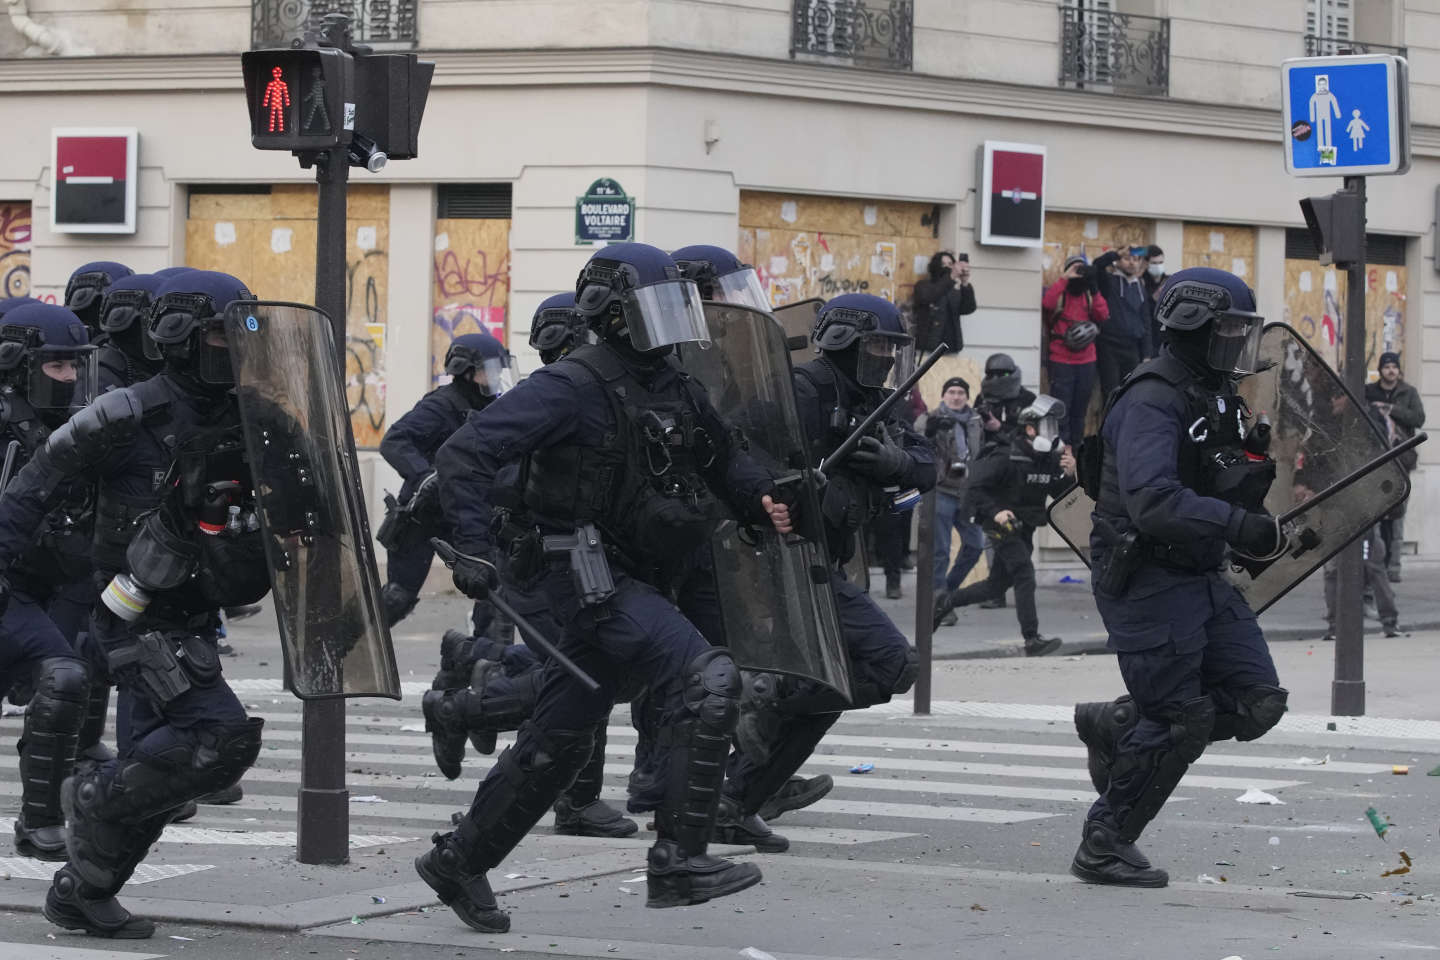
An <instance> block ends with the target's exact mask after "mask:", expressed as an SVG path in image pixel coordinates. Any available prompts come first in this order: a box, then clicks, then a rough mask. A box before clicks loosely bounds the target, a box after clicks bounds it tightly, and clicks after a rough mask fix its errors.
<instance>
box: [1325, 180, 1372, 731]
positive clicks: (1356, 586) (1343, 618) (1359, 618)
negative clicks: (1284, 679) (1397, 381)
mask: <svg viewBox="0 0 1440 960" xmlns="http://www.w3.org/2000/svg"><path fill="white" fill-rule="evenodd" d="M1345 192H1346V193H1351V194H1354V195H1355V196H1357V197H1359V199H1360V230H1361V236H1360V256H1359V258H1357V259H1354V260H1351V261H1349V263H1348V264H1347V267H1346V284H1347V286H1346V290H1345V327H1344V330H1345V365H1344V367H1343V368H1342V369H1341V375H1342V376H1343V377H1344V379H1345V385H1346V386H1347V387H1349V388H1350V392H1351V393H1352V394H1354V395H1355V396H1356V397H1358V398H1361V402H1362V403H1363V402H1364V399H1363V398H1364V396H1365V373H1366V371H1365V339H1366V338H1365V237H1364V229H1365V227H1364V224H1365V178H1364V177H1346V178H1345ZM1360 413H1361V414H1362V415H1363V413H1364V411H1360ZM1368 540H1369V536H1368V535H1365V536H1361V537H1360V538H1359V539H1358V540H1356V541H1355V542H1354V543H1352V544H1350V546H1348V547H1346V548H1345V549H1344V550H1343V551H1342V552H1341V553H1340V559H1339V566H1338V569H1337V571H1336V572H1337V577H1336V591H1335V680H1334V682H1333V683H1332V684H1331V686H1330V712H1331V713H1332V714H1334V715H1335V716H1337V717H1358V716H1363V715H1364V713H1365V601H1364V594H1365V561H1364V553H1363V551H1364V549H1365V543H1366V542H1367V541H1368Z"/></svg>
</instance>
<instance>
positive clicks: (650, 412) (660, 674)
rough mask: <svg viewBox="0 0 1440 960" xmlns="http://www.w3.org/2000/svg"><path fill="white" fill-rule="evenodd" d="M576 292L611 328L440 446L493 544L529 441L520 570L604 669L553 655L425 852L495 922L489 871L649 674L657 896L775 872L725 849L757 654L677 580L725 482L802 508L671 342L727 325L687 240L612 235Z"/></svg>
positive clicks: (458, 514)
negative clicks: (663, 751)
mask: <svg viewBox="0 0 1440 960" xmlns="http://www.w3.org/2000/svg"><path fill="white" fill-rule="evenodd" d="M576 304H577V308H578V309H579V311H580V312H581V314H582V315H584V316H585V317H586V318H587V320H588V321H589V323H590V325H591V328H592V329H593V330H594V331H595V332H596V334H597V335H598V337H599V338H600V342H599V343H597V344H593V345H587V346H582V347H578V348H576V349H575V350H573V351H571V353H570V354H569V355H568V356H566V357H565V358H563V359H561V360H559V361H557V362H555V363H552V364H550V365H549V366H547V367H544V368H542V369H540V370H537V371H536V372H535V373H533V374H531V375H530V376H529V378H527V379H526V380H525V381H524V382H523V383H522V384H520V385H519V386H517V387H516V388H515V389H514V390H512V391H510V392H509V393H507V394H506V395H504V396H502V397H500V398H499V399H498V400H496V401H495V403H493V404H491V405H490V406H489V407H488V408H486V409H485V410H484V411H482V412H481V413H479V414H477V415H476V416H474V417H471V418H470V419H469V420H468V421H467V422H466V424H465V426H463V427H462V428H461V429H460V430H459V431H458V432H457V433H456V434H455V436H454V437H452V438H451V439H450V440H449V441H448V442H446V444H445V445H444V446H443V447H442V448H441V450H440V453H439V454H438V456H437V458H436V465H437V468H438V469H439V471H440V476H441V478H442V480H443V483H442V485H441V496H442V498H443V499H444V502H445V508H446V515H447V517H448V518H449V519H450V520H451V522H452V524H453V525H454V530H455V539H456V545H457V546H458V547H459V548H460V549H462V550H464V551H465V552H466V553H468V554H471V555H475V556H480V557H484V556H488V555H489V554H490V551H491V549H492V546H491V521H492V506H493V505H494V503H495V502H496V496H497V494H498V493H500V491H498V490H497V489H496V473H497V472H498V470H499V468H500V466H501V465H502V464H503V463H504V462H505V461H506V460H510V459H516V458H518V459H520V461H521V467H520V470H519V473H518V477H517V487H518V489H517V490H516V491H515V494H514V495H513V496H512V497H511V498H510V501H509V502H512V503H515V504H516V509H515V510H514V511H512V512H511V515H510V517H509V521H508V523H509V524H510V526H511V530H509V531H508V532H507V531H503V530H502V533H501V535H502V537H503V538H504V539H505V540H507V541H508V543H506V544H502V546H503V548H504V551H503V556H504V557H505V558H506V560H505V563H506V565H507V566H508V569H509V576H511V577H513V578H514V579H515V580H516V581H517V582H520V583H522V584H523V585H525V587H526V588H527V589H535V590H539V591H541V592H542V593H543V594H544V595H545V596H546V597H547V598H548V599H549V600H550V605H551V609H552V611H553V612H554V615H555V616H556V618H557V620H558V621H559V622H560V623H561V625H562V627H563V631H564V632H563V636H562V639H561V649H562V650H563V651H564V652H565V653H566V654H567V655H568V656H570V657H571V658H572V659H573V660H574V661H575V663H576V664H578V665H579V666H580V667H581V668H582V669H583V670H585V671H586V672H587V673H588V674H589V675H590V676H591V677H593V678H594V679H595V681H596V683H597V684H598V689H596V690H593V691H592V690H590V689H589V688H588V686H587V685H585V684H584V683H582V682H581V681H580V680H579V679H577V678H576V677H574V676H572V675H571V674H570V673H569V672H567V671H566V670H565V669H563V668H562V667H561V666H560V665H559V664H558V663H557V662H554V661H551V662H550V663H547V664H546V667H545V674H544V680H543V682H542V686H541V690H540V695H539V701H538V703H537V705H536V708H535V713H534V716H533V718H532V719H531V720H530V721H529V722H527V723H526V724H525V725H524V726H523V727H522V728H521V730H520V734H519V737H518V738H517V740H516V743H515V745H514V746H513V747H510V748H509V749H507V750H505V752H504V753H502V754H501V755H500V757H499V759H498V760H497V761H496V763H495V765H494V767H492V768H491V770H490V772H489V775H488V776H487V777H486V778H485V780H484V781H483V782H482V783H481V784H480V788H479V790H477V791H476V794H475V800H474V803H473V804H472V805H471V808H470V810H469V812H468V813H467V814H466V815H465V816H464V817H463V818H461V820H460V822H459V823H458V825H457V828H456V830H455V831H454V832H452V833H446V834H443V835H437V837H436V841H435V848H434V849H433V850H431V851H430V852H429V853H427V854H425V855H424V856H422V857H420V858H419V859H418V860H417V861H416V869H417V871H418V872H419V873H420V876H421V877H422V878H423V879H424V880H425V882H426V883H428V884H429V885H430V886H431V887H432V888H434V889H435V891H436V892H437V893H438V894H439V895H440V899H441V900H442V901H443V902H445V903H447V904H449V905H450V906H451V908H452V909H453V910H455V912H456V913H457V914H458V915H459V916H460V918H461V919H462V920H463V921H464V922H465V923H467V924H468V925H470V926H471V927H474V928H475V929H477V930H481V931H485V932H501V931H504V930H508V929H509V917H508V916H507V915H506V914H504V913H502V912H501V911H500V910H499V909H498V907H497V906H496V903H495V899H494V895H493V893H492V892H491V890H490V887H489V884H488V883H487V882H486V879H485V872H486V871H488V870H490V869H491V868H493V867H495V866H496V865H498V864H499V863H500V862H501V860H503V859H504V858H505V856H507V855H508V854H509V852H510V851H511V850H512V849H513V848H514V846H515V844H517V843H518V842H519V841H520V839H521V838H522V837H523V836H524V835H525V833H526V832H527V831H528V830H529V829H530V828H531V827H532V826H533V825H534V824H535V822H536V821H537V820H538V819H539V818H540V816H541V815H542V814H543V813H544V812H545V811H546V810H547V809H548V808H549V807H550V805H551V804H552V803H553V802H554V800H555V798H556V797H557V796H558V795H559V793H560V791H561V790H563V789H564V788H565V787H566V786H567V785H568V784H569V783H570V782H571V781H572V780H573V779H574V778H575V775H576V773H577V772H578V771H579V770H580V768H581V767H582V766H584V764H585V762H586V760H587V759H589V758H590V756H591V754H592V748H593V743H594V730H595V727H596V725H597V724H599V723H601V722H602V721H603V720H604V719H605V718H606V717H607V716H608V715H609V712H610V710H611V708H612V706H613V704H614V703H615V702H616V700H617V699H618V698H620V697H622V696H625V695H627V694H629V693H631V690H630V689H627V688H633V687H635V686H638V685H645V686H648V688H649V691H650V694H651V697H652V700H653V702H655V703H656V704H657V710H658V711H659V712H660V714H661V722H660V724H659V727H658V729H660V730H662V731H663V736H664V738H665V745H666V746H668V747H669V755H670V757H671V760H672V763H671V769H670V772H669V774H668V776H667V777H666V782H667V783H668V784H669V785H670V790H669V792H668V795H667V797H666V800H665V802H664V804H663V806H662V807H661V809H660V810H659V811H658V812H657V815H656V818H655V826H656V831H657V834H658V839H657V841H656V843H655V845H654V846H653V847H651V849H650V853H649V857H648V870H647V881H648V889H649V899H648V904H649V905H650V906H652V907H673V906H684V905H687V904H695V903H703V902H705V901H706V900H712V899H715V898H717V897H722V896H726V895H729V894H732V893H735V892H737V891H740V890H743V889H746V888H747V887H750V886H753V885H754V884H756V883H758V882H759V881H760V870H759V868H757V867H756V866H755V865H753V864H748V863H747V864H738V863H731V862H729V861H726V860H721V859H718V858H716V857H713V856H711V855H709V854H708V853H707V846H708V843H709V840H710V831H711V827H712V824H713V822H714V817H715V806H716V803H717V801H718V798H719V788H720V780H721V778H722V776H723V764H724V760H725V755H726V753H727V752H728V749H729V737H730V732H731V730H732V729H733V726H734V723H735V714H736V702H737V699H738V696H739V685H740V676H739V671H738V670H737V669H736V668H735V664H734V662H733V661H732V660H731V659H730V656H729V655H728V654H727V653H726V652H725V651H724V650H723V649H720V648H717V647H712V646H711V645H710V644H709V643H707V642H706V641H705V638H704V637H703V636H701V634H700V632H699V631H698V630H697V629H696V628H695V627H694V626H693V625H692V624H691V623H690V622H689V621H688V620H686V618H685V617H684V616H683V615H681V613H680V612H679V611H678V610H677V609H676V608H675V606H674V605H673V604H672V603H671V602H670V601H669V600H668V599H667V597H666V596H665V593H664V591H665V590H667V589H668V588H669V587H670V586H671V585H672V582H673V581H674V579H675V578H676V577H677V576H683V574H684V570H683V565H684V563H685V561H686V560H687V558H690V557H692V556H693V555H694V554H695V553H696V551H697V549H698V548H699V547H700V546H701V545H702V544H704V543H705V542H706V540H708V538H709V537H710V536H711V535H712V534H713V532H714V530H715V528H716V526H717V525H718V523H719V522H720V519H721V516H722V512H721V509H720V503H719V498H720V497H722V496H723V497H725V498H726V499H728V500H730V501H731V502H732V505H733V506H734V508H735V509H736V510H738V511H740V512H741V514H742V515H744V516H747V517H751V518H754V519H755V520H757V521H759V522H770V523H772V524H773V525H774V526H775V528H776V529H777V530H781V531H782V532H785V531H788V530H789V529H790V520H789V512H788V510H787V509H786V508H785V507H784V506H783V505H780V504H777V503H775V502H774V501H773V500H772V499H771V498H770V497H769V493H770V492H771V491H772V490H773V488H774V482H773V478H771V477H770V476H769V474H768V473H767V472H766V471H764V470H761V469H759V468H758V466H757V465H756V464H755V463H754V462H753V461H751V460H749V458H748V457H745V456H743V455H742V454H741V453H740V452H739V451H738V450H737V449H735V448H733V447H732V437H731V434H730V432H729V431H728V430H727V429H726V427H725V425H724V424H723V423H721V422H720V421H719V419H718V417H716V416H715V413H714V410H713V408H712V407H711V406H710V404H709V401H708V400H707V398H706V396H705V392H704V389H703V388H702V387H701V386H700V385H699V384H697V383H695V382H694V381H693V380H691V379H690V378H689V377H687V376H685V375H684V374H683V373H682V372H681V371H680V370H679V369H678V367H677V366H676V365H675V363H674V361H673V360H672V359H671V357H670V356H669V354H670V353H671V348H672V346H673V345H674V344H676V343H680V342H691V341H704V340H706V339H708V334H707V332H706V326H705V315H704V311H703V309H702V307H701V303H700V296H699V291H698V290H696V288H695V285H694V284H693V283H692V282H690V281H687V280H684V279H682V278H681V277H680V272H679V270H678V268H677V267H676V266H675V262H674V261H673V260H671V259H670V257H669V256H667V255H666V254H665V253H664V252H663V251H661V250H658V249H656V248H655V247H651V246H647V245H645V244H640V243H622V244H614V245H611V246H609V247H606V248H604V249H602V250H600V251H598V252H597V253H596V254H595V255H594V256H593V257H592V258H591V259H590V261H589V262H588V263H587V264H586V266H585V268H584V270H583V271H582V272H581V274H580V276H579V278H578V280H577V282H576ZM767 515H768V521H767ZM572 571H574V572H575V573H574V576H573V577H572ZM455 583H456V586H457V587H459V588H460V589H461V590H462V591H463V592H465V593H467V594H469V595H472V596H481V597H483V596H485V595H486V594H487V593H488V591H489V590H490V589H492V588H493V586H494V580H493V579H492V576H491V572H490V570H489V569H488V568H487V567H485V566H484V565H483V564H480V563H473V562H470V561H464V560H462V561H461V562H459V563H457V565H456V567H455Z"/></svg>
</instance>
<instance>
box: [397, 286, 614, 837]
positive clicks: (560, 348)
mask: <svg viewBox="0 0 1440 960" xmlns="http://www.w3.org/2000/svg"><path fill="white" fill-rule="evenodd" d="M588 334H589V329H588V327H587V326H586V324H585V321H584V318H583V317H581V316H580V314H579V313H578V312H577V311H576V309H575V294H573V293H557V294H555V295H554V296H551V297H547V298H545V300H544V301H543V302H542V303H541V304H540V306H539V307H538V308H536V310H535V315H534V317H533V318H532V320H531V322H530V346H531V347H533V348H534V349H535V350H536V351H537V352H539V354H540V359H541V360H542V361H544V362H545V363H546V364H550V363H554V362H555V361H556V360H559V359H560V358H561V357H563V356H565V355H566V354H568V353H569V352H570V351H571V350H573V349H575V347H577V346H579V345H581V344H583V343H586V342H587V341H588V339H589V336H588ZM518 476H519V468H518V465H517V464H506V465H505V466H504V467H502V468H501V471H500V473H499V475H498V477H497V484H498V486H499V487H500V488H501V489H513V488H514V484H515V482H516V479H517V478H518ZM503 569H504V568H503V567H502V570H503ZM502 588H503V590H504V592H505V597H506V599H508V600H509V601H510V605H511V606H512V607H514V608H515V610H516V611H517V612H518V613H519V614H520V615H521V616H523V617H525V618H526V619H527V620H528V621H529V622H530V623H532V624H534V625H535V626H536V627H537V629H540V630H541V631H542V632H544V634H545V635H546V636H547V637H548V638H549V639H550V641H551V642H552V643H558V642H559V641H560V634H561V629H560V624H559V623H557V622H556V620H555V617H554V615H553V614H552V613H551V611H550V603H549V601H548V600H547V599H546V598H545V595H544V593H543V592H541V591H538V590H527V589H525V588H524V587H523V586H522V585H520V584H519V583H516V582H515V581H514V579H513V578H510V577H508V576H506V577H503V578H502ZM543 680H544V661H543V659H542V657H541V656H540V655H537V653H536V652H534V651H532V650H531V649H530V648H529V647H528V646H526V645H523V644H520V645H507V644H505V643H502V642H500V641H497V640H493V639H488V638H485V637H478V636H477V637H469V636H466V635H464V634H462V633H460V632H459V631H458V630H448V631H446V633H445V637H444V638H443V639H442V640H441V643H440V670H439V672H438V673H437V674H436V677H435V681H434V682H433V683H432V684H431V688H432V689H431V690H430V691H429V692H427V693H426V694H425V697H424V699H423V700H422V701H421V705H422V708H423V709H424V711H425V726H426V728H427V729H429V730H430V737H431V740H432V744H433V749H434V752H435V760H436V764H437V766H439V768H440V772H441V773H443V774H444V775H445V776H446V777H447V778H448V779H450V780H454V779H455V778H456V777H458V776H460V769H461V768H460V764H461V761H463V759H464V756H465V741H466V739H467V738H468V739H469V741H470V743H471V744H472V745H474V747H475V749H477V750H479V751H480V752H481V753H492V752H494V750H495V739H496V734H497V733H502V732H506V731H510V730H518V729H519V728H520V726H521V724H523V723H524V722H525V721H526V720H528V719H530V716H531V714H532V713H533V712H534V710H535V703H536V700H537V699H538V698H539V695H540V686H541V683H542V681H543ZM608 722H609V720H608V718H606V719H605V720H602V721H600V723H599V724H597V725H596V727H595V743H594V746H593V747H592V748H591V752H590V759H589V760H587V761H586V763H585V766H584V767H583V768H582V769H581V770H580V772H579V773H578V774H577V775H576V777H575V782H574V783H572V784H571V785H570V786H569V787H567V788H566V789H565V791H564V792H563V793H562V794H561V795H560V797H559V798H558V799H557V800H556V801H555V832H556V833H558V834H561V835H565V836H577V837H628V836H632V835H634V834H635V833H637V832H639V830H640V825H639V824H637V823H636V822H635V821H633V820H630V819H628V818H626V817H623V816H621V815H620V813H619V812H618V811H617V810H615V809H614V808H613V807H611V806H610V805H609V804H608V803H606V802H605V801H603V800H601V799H600V788H601V785H602V783H603V781H604V776H605V743H606V734H605V731H606V726H607V724H608Z"/></svg>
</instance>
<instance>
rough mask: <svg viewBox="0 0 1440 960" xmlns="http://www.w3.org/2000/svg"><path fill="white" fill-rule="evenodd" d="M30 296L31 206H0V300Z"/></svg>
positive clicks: (3, 204)
mask: <svg viewBox="0 0 1440 960" xmlns="http://www.w3.org/2000/svg"><path fill="white" fill-rule="evenodd" d="M29 295H30V204H29V203H28V202H19V203H0V299H4V298H8V297H28V296H29Z"/></svg>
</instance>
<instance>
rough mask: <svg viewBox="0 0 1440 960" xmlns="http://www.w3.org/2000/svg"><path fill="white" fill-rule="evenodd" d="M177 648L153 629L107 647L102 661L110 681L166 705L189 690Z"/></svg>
mask: <svg viewBox="0 0 1440 960" xmlns="http://www.w3.org/2000/svg"><path fill="white" fill-rule="evenodd" d="M180 649H181V648H180V645H179V644H177V643H176V642H175V640H173V639H172V638H171V637H170V636H168V635H167V634H165V633H163V632H161V631H159V630H152V631H150V632H149V633H142V634H138V635H133V636H130V637H127V638H126V639H125V640H122V641H120V642H118V643H113V644H106V646H105V659H106V663H107V665H108V667H109V670H110V676H111V678H112V679H114V680H117V681H119V682H121V683H125V684H129V685H130V686H133V687H135V688H136V690H138V691H139V692H140V693H142V694H144V695H145V696H146V697H147V698H148V699H150V700H151V701H153V702H155V703H158V704H166V703H169V702H170V701H171V700H174V699H175V698H176V697H178V696H180V694H182V693H184V692H185V691H187V690H189V689H190V687H191V683H190V677H189V674H188V673H187V672H186V670H185V668H184V667H182V666H181V665H180V658H179V656H177V653H178V652H179V650H180ZM216 666H217V667H218V661H217V664H216ZM217 675H218V670H217Z"/></svg>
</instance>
